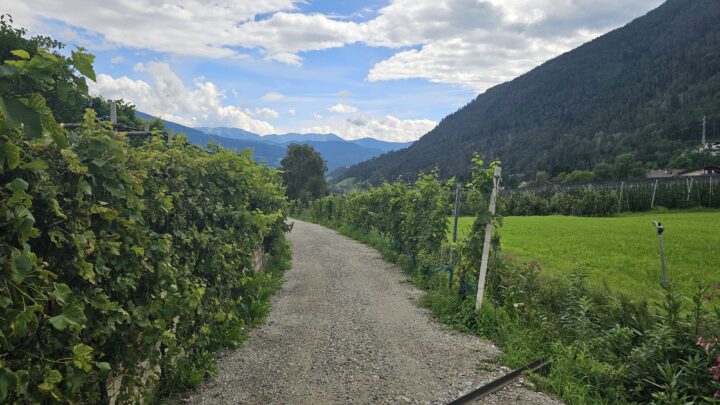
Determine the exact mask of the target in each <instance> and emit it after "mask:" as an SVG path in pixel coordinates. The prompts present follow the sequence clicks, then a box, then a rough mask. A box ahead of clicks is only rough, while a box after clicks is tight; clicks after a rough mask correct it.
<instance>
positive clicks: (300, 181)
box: [280, 143, 328, 203]
mask: <svg viewBox="0 0 720 405" xmlns="http://www.w3.org/2000/svg"><path fill="white" fill-rule="evenodd" d="M280 170H281V171H282V177H283V181H284V182H285V187H286V194H287V196H288V198H290V199H291V200H300V201H302V202H305V203H307V202H308V201H309V200H312V199H315V198H319V197H322V196H324V195H327V193H328V185H327V182H326V181H325V171H327V166H326V164H325V160H323V158H322V156H320V154H319V153H318V152H316V151H315V149H313V148H312V146H310V145H300V144H294V143H293V144H290V145H289V146H288V149H287V154H286V155H285V157H284V158H283V160H281V161H280Z"/></svg>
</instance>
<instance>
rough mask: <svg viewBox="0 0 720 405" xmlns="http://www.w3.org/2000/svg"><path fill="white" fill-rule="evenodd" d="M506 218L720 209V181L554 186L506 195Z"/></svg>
mask: <svg viewBox="0 0 720 405" xmlns="http://www.w3.org/2000/svg"><path fill="white" fill-rule="evenodd" d="M503 197H504V198H503V200H504V203H505V209H504V212H505V213H506V215H550V214H561V215H578V216H608V215H613V214H617V213H622V212H642V211H648V210H651V209H654V208H658V207H663V208H668V209H687V208H720V178H718V177H717V176H698V177H684V178H671V179H658V180H650V179H647V180H639V181H638V180H636V181H629V182H624V181H623V182H619V183H604V184H603V183H600V184H583V185H551V186H541V187H532V188H529V189H512V190H507V191H506V192H505V193H503Z"/></svg>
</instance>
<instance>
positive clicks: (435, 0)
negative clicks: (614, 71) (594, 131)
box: [1, 0, 661, 141]
mask: <svg viewBox="0 0 720 405" xmlns="http://www.w3.org/2000/svg"><path fill="white" fill-rule="evenodd" d="M4 3H5V5H4V6H3V10H1V11H2V12H3V13H9V14H11V15H12V16H13V17H14V18H15V21H16V23H17V24H18V25H21V26H24V27H27V28H29V29H30V30H31V32H33V33H43V34H49V35H52V36H54V37H56V38H59V39H61V40H63V41H64V42H66V43H68V44H76V45H81V46H84V47H86V48H88V49H89V50H90V51H91V52H93V53H94V54H95V55H96V63H95V69H96V72H97V73H98V80H97V83H94V84H92V85H91V89H92V91H93V92H95V93H98V94H102V95H103V96H106V97H111V98H124V99H126V100H130V101H132V102H134V103H135V104H136V105H137V107H138V109H139V110H141V111H145V112H148V113H151V114H155V115H160V116H163V117H164V118H166V119H170V120H174V121H177V122H180V123H183V124H185V125H190V126H229V127H238V128H243V129H246V130H249V131H253V132H257V133H260V134H270V133H284V132H322V133H329V132H333V133H337V134H338V135H340V136H342V137H345V138H348V139H353V138H361V137H365V136H371V137H375V138H379V139H385V140H392V141H408V140H415V139H417V138H419V137H420V136H422V135H423V134H424V133H426V132H427V131H429V130H430V129H432V128H433V127H434V126H435V125H436V124H437V122H439V121H440V120H441V119H442V118H443V117H444V116H446V115H448V114H450V113H452V112H454V111H455V110H457V109H458V108H459V107H461V106H462V105H464V104H466V103H468V102H469V101H471V100H472V99H473V98H474V97H475V96H476V95H477V94H479V93H481V92H483V91H485V90H486V89H487V88H489V87H491V86H493V85H496V84H499V83H502V82H504V81H507V80H510V79H512V78H514V77H516V76H518V75H520V74H522V73H524V72H526V71H528V70H530V69H532V68H533V67H534V66H537V65H538V64H540V63H542V62H544V61H546V60H548V59H550V58H552V57H554V56H557V55H559V54H560V53H562V52H565V51H567V50H570V49H572V48H574V47H576V46H578V45H580V44H582V43H584V42H586V41H588V40H590V39H592V38H595V37H597V36H598V35H601V34H603V33H605V32H607V31H609V30H611V29H614V28H617V27H620V26H622V25H624V24H626V23H627V22H629V21H631V20H632V19H633V18H636V17H639V16H641V15H643V14H645V13H646V12H648V11H649V10H651V9H653V8H654V7H656V6H658V5H659V4H660V3H661V0H636V1H633V2H630V3H628V2H625V1H620V0H382V1H381V0H373V1H313V0H307V1H294V0H265V1H262V2H258V1H239V2H238V1H229V0H217V1H215V2H213V3H208V4H204V3H203V2H202V1H199V0H168V1H165V2H163V1H156V0H106V1H104V2H103V3H97V4H96V3H95V2H92V1H82V0H66V1H58V0H34V1H33V2H32V4H29V2H27V1H23V0H7V1H6V2H4Z"/></svg>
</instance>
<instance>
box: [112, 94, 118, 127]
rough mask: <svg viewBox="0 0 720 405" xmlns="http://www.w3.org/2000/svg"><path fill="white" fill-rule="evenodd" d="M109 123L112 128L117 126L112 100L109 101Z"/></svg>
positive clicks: (115, 108) (115, 109)
mask: <svg viewBox="0 0 720 405" xmlns="http://www.w3.org/2000/svg"><path fill="white" fill-rule="evenodd" d="M110 123H112V124H113V127H114V126H115V125H117V105H116V104H115V102H114V101H112V100H110Z"/></svg>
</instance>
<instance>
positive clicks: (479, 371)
mask: <svg viewBox="0 0 720 405" xmlns="http://www.w3.org/2000/svg"><path fill="white" fill-rule="evenodd" d="M289 240H290V242H291V244H292V248H293V262H292V269H291V270H290V271H288V272H287V273H286V274H285V283H284V285H283V287H282V289H281V290H280V291H279V292H278V293H277V295H276V296H275V297H274V299H273V302H272V310H271V312H270V315H269V317H268V319H267V323H266V324H265V325H264V326H262V327H260V328H259V329H257V330H255V331H253V332H252V333H251V336H250V338H249V340H248V341H247V342H245V344H244V345H243V347H242V348H240V349H238V350H235V351H229V352H226V353H225V354H224V355H223V356H222V357H221V359H220V361H219V373H218V375H217V376H216V377H215V378H214V379H212V380H211V381H208V382H207V383H206V384H205V385H204V386H203V387H202V388H201V389H200V390H199V391H198V392H196V393H194V394H193V395H192V396H191V397H190V398H188V401H189V402H191V403H204V404H218V403H225V404H231V403H232V404H236V403H249V404H270V403H283V404H336V403H400V404H402V403H445V402H447V401H449V400H451V399H454V398H456V397H457V396H458V395H459V394H461V393H463V392H467V391H469V390H470V389H471V388H475V387H477V386H479V385H481V384H482V383H484V382H488V381H490V380H492V379H493V378H496V377H498V376H500V375H501V374H503V371H502V370H501V368H500V365H499V364H498V359H499V356H500V351H499V350H498V349H497V348H496V347H495V346H493V345H492V344H491V343H489V342H486V341H483V340H481V339H478V338H476V337H473V336H470V335H466V334H460V333H456V332H452V331H449V330H448V329H446V328H444V327H443V326H442V325H440V324H439V323H437V322H435V321H433V320H431V317H430V315H429V313H428V312H427V311H426V310H423V309H420V308H418V306H417V305H416V304H415V301H417V300H418V299H419V298H420V297H421V295H422V292H421V291H419V290H418V289H416V288H415V287H413V286H411V285H408V284H407V283H406V282H405V281H404V280H405V276H404V275H403V274H402V273H401V271H400V270H399V269H397V268H396V267H394V266H392V265H390V264H388V263H386V262H384V261H383V260H382V259H381V258H380V256H379V254H378V252H377V251H375V250H373V249H371V248H369V247H367V246H365V245H362V244H360V243H358V242H356V241H353V240H351V239H348V238H346V237H344V236H341V235H339V234H337V233H336V232H334V231H332V230H329V229H327V228H324V227H321V226H319V225H314V224H309V223H305V222H300V221H295V225H294V228H293V231H292V233H291V234H290V235H289ZM480 364H483V366H481V367H479V365H480ZM486 401H487V402H489V403H524V404H533V403H535V404H553V403H557V402H556V401H554V400H553V399H551V398H549V397H548V396H546V395H543V394H540V393H536V392H532V391H529V390H527V389H525V388H522V387H520V386H518V385H517V384H516V385H514V386H511V387H509V388H506V389H505V390H503V391H502V392H500V393H497V394H495V395H494V396H492V397H490V398H488V399H487V400H486Z"/></svg>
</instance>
